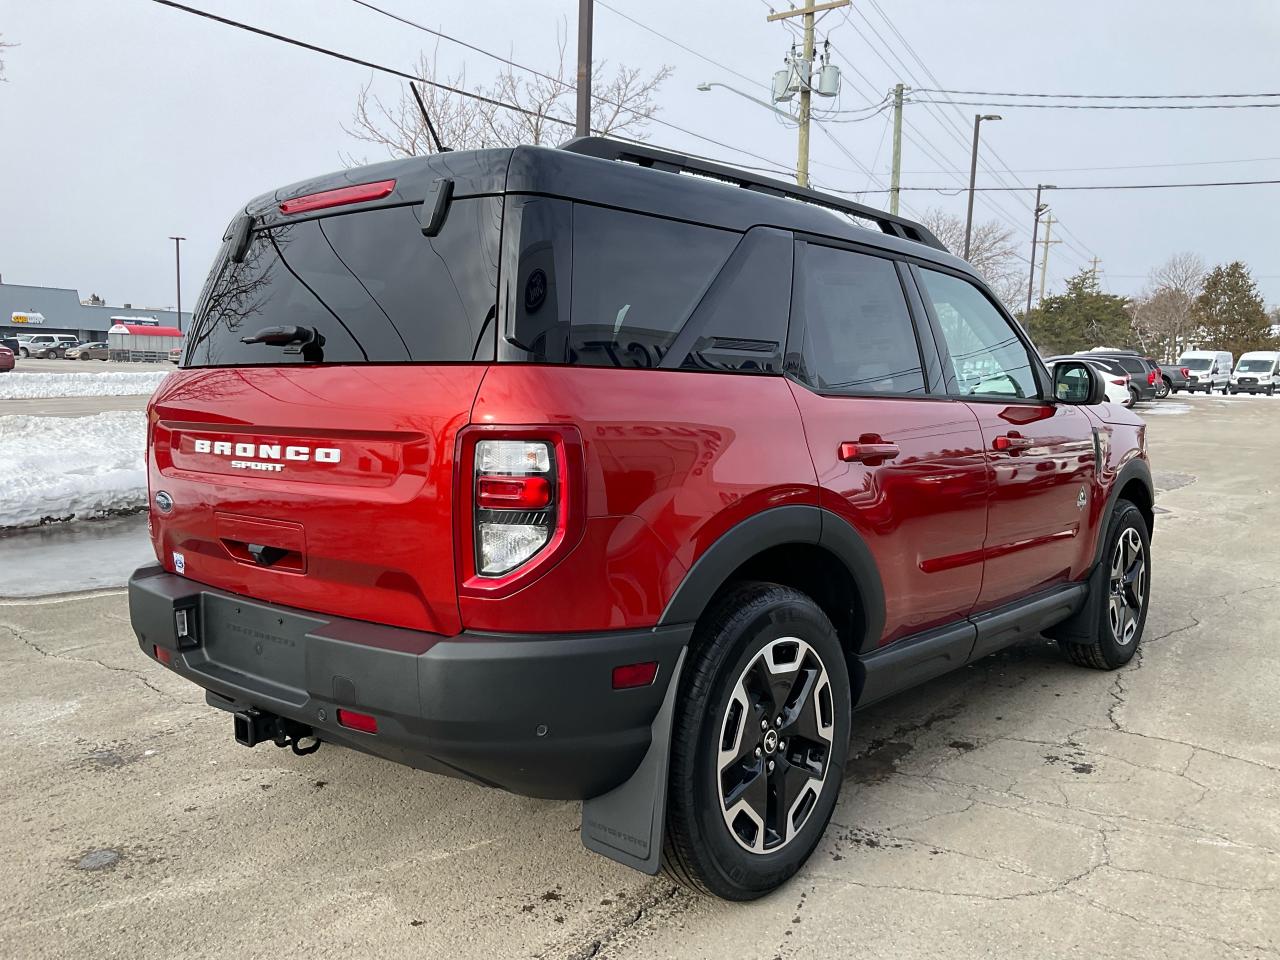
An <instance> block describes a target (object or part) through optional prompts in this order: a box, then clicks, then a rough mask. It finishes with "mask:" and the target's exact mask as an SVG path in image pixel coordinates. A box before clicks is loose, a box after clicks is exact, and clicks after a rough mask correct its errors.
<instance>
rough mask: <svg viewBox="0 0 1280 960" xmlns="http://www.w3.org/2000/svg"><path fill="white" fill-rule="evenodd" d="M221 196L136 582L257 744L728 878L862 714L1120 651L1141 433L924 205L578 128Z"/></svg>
mask: <svg viewBox="0 0 1280 960" xmlns="http://www.w3.org/2000/svg"><path fill="white" fill-rule="evenodd" d="M680 173H685V174H696V175H679V174H680ZM240 210H241V212H240V213H239V214H237V216H236V218H235V220H234V221H233V223H232V225H231V227H230V229H229V230H228V232H227V234H226V236H227V239H226V240H225V241H224V244H223V247H222V249H221V251H220V252H219V254H218V258H217V266H215V268H214V272H213V274H212V275H211V277H210V279H209V281H208V287H207V289H208V290H209V291H210V293H209V294H208V295H207V296H206V297H205V298H204V299H203V301H202V303H203V304H204V306H203V307H202V308H201V311H200V313H199V315H198V316H196V317H195V319H194V321H193V323H194V326H193V332H192V335H191V336H190V337H189V339H188V348H187V355H186V357H185V358H184V364H185V365H184V367H183V368H182V369H180V370H178V371H176V372H174V373H173V374H172V375H171V376H170V377H168V378H167V379H166V380H165V382H164V383H163V384H162V385H161V386H160V387H159V389H158V390H157V392H156V393H155V394H154V395H153V396H152V398H151V399H150V401H149V404H148V423H149V424H150V430H149V434H150V435H149V437H148V454H147V463H148V480H149V489H150V494H151V498H152V509H151V517H150V521H151V523H150V531H151V536H152V539H153V545H154V547H155V552H156V558H157V564H156V565H153V566H148V567H144V568H142V569H140V570H138V571H136V572H135V573H134V575H133V577H132V578H131V580H130V584H129V593H130V597H129V607H130V615H131V617H132V622H133V627H134V630H135V632H136V634H137V638H138V644H139V647H140V649H141V650H142V651H143V652H144V653H145V654H146V655H147V656H148V657H151V658H152V659H153V660H155V661H156V662H158V663H159V664H161V665H162V666H164V667H165V668H167V669H169V670H171V671H174V672H175V673H177V674H178V675H180V676H181V677H183V678H185V679H187V680H189V681H191V682H193V683H195V684H196V685H197V686H199V687H202V688H204V689H205V691H206V692H207V701H208V703H209V704H211V705H212V706H214V707H217V708H220V709H223V710H225V711H227V712H228V713H229V714H230V715H231V717H232V719H233V722H232V724H230V726H231V727H232V730H233V732H234V735H235V737H236V739H237V740H239V741H240V742H241V743H242V744H244V745H246V746H254V745H256V744H263V743H274V744H276V745H278V746H288V747H291V748H292V749H293V750H294V751H295V752H298V753H307V752H310V751H312V750H314V749H317V748H318V747H319V746H320V744H321V743H322V742H327V743H330V744H335V745H342V746H346V747H351V748H354V749H357V750H362V751H365V752H367V753H370V754H374V755H377V756H381V757H385V758H388V759H392V760H397V761H400V762H403V763H408V764H411V765H413V766H415V767H418V768H421V769H424V770H428V771H434V772H437V773H443V774H449V775H452V776H459V777H465V778H468V779H472V780H475V781H478V782H481V783H484V784H487V785H489V786H497V787H501V788H504V789H507V790H511V791H515V792H517V793H521V794H527V795H530V796H536V797H548V798H558V799H565V800H582V801H584V803H583V811H582V828H581V829H582V838H583V841H584V842H585V843H586V844H587V846H589V847H590V848H591V849H592V850H595V851H597V852H599V853H603V854H605V855H606V856H609V857H612V858H614V859H616V860H618V861H620V862H623V863H626V864H629V865H631V866H633V867H636V868H638V869H642V870H646V871H648V872H651V873H656V872H657V871H658V870H659V868H660V867H661V866H662V865H663V864H664V863H665V866H666V869H667V870H668V871H669V873H670V874H671V875H672V876H674V877H677V878H679V879H680V881H681V882H683V883H686V884H688V885H690V886H692V887H694V888H696V889H699V890H702V891H707V892H710V893H712V894H716V895H718V896H722V897H726V898H731V899H738V900H745V899H750V898H753V897H758V896H760V895H762V894H764V893H766V892H768V891H770V890H772V889H774V888H776V887H777V886H778V885H779V884H781V883H783V882H784V881H786V880H787V878H789V877H790V876H791V875H792V874H794V873H795V871H796V870H797V869H799V867H800V866H801V864H803V863H804V862H805V860H806V859H807V858H808V857H809V855H810V854H811V853H812V852H813V850H814V849H815V847H816V846H817V845H818V843H819V841H820V839H821V837H822V834H823V831H824V830H825V828H826V825H827V822H828V820H829V819H830V817H831V813H832V810H833V809H834V807H835V804H836V800H837V796H838V794H839V791H840V788H841V783H842V781H843V780H844V770H845V767H846V763H847V761H848V759H849V737H850V733H851V730H852V723H853V719H852V711H853V710H854V709H855V708H861V707H865V706H866V705H867V704H870V703H873V702H875V701H878V700H881V699H883V698H884V697H887V696H889V695H891V694H893V693H895V692H897V691H900V690H903V689H906V688H907V687H910V686H913V685H915V684H918V683H920V682H922V681H924V680H926V679H928V678H930V677H933V676H937V675H939V674H941V673H943V672H945V671H947V670H951V669H953V668H957V667H960V666H963V665H964V664H966V663H971V662H973V661H974V660H976V659H978V658H981V657H984V656H986V655H987V654H989V653H992V652H993V651H996V650H999V649H1001V648H1003V647H1006V646H1008V645H1009V644H1012V643H1015V642H1017V641H1019V640H1021V639H1030V638H1035V637H1038V636H1039V635H1040V633H1041V631H1045V630H1048V631H1050V632H1051V633H1052V634H1053V636H1055V637H1056V638H1057V640H1058V642H1059V644H1060V645H1061V647H1062V649H1063V650H1064V652H1065V654H1066V655H1067V656H1068V657H1069V658H1070V659H1071V660H1073V661H1074V662H1076V663H1078V664H1081V665H1083V666H1088V667H1095V668H1101V669H1111V668H1115V667H1118V666H1120V665H1122V664H1124V663H1126V662H1128V661H1129V660H1130V659H1131V658H1132V657H1133V656H1134V652H1135V650H1136V649H1137V648H1138V644H1139V642H1140V640H1141V638H1142V632H1143V626H1144V622H1145V619H1146V616H1147V605H1148V600H1149V590H1148V583H1149V580H1148V577H1149V572H1150V559H1149V558H1150V535H1151V529H1152V519H1153V518H1152V513H1153V494H1152V484H1151V472H1150V468H1149V466H1148V463H1147V457H1146V441H1145V436H1144V431H1145V426H1144V425H1143V423H1142V421H1141V420H1140V419H1139V418H1138V417H1136V416H1134V414H1133V413H1131V412H1130V411H1128V410H1125V409H1123V408H1121V407H1119V406H1117V405H1115V404H1109V403H1106V402H1104V401H1105V393H1104V385H1103V378H1102V377H1101V376H1099V374H1098V372H1097V370H1096V368H1095V367H1093V366H1091V365H1090V364H1089V363H1087V362H1086V361H1084V360H1064V361H1062V362H1060V363H1058V364H1056V365H1055V369H1054V371H1053V373H1052V375H1051V374H1050V372H1049V371H1048V370H1047V369H1046V367H1045V365H1044V364H1043V363H1042V362H1041V361H1040V359H1039V357H1038V355H1037V353H1036V351H1035V349H1034V347H1033V346H1032V344H1031V343H1030V341H1029V340H1028V338H1027V335H1026V333H1025V331H1023V329H1022V328H1021V327H1020V326H1019V325H1018V323H1017V322H1016V321H1015V320H1014V319H1013V318H1012V317H1011V316H1010V314H1009V313H1008V312H1007V311H1006V310H1005V308H1004V307H1003V306H1002V305H1001V304H1000V301H999V299H998V298H997V297H996V296H995V295H994V294H993V293H992V292H991V290H990V289H989V288H988V287H987V286H986V285H985V283H984V282H983V281H982V279H981V278H980V276H979V274H978V273H977V272H976V271H975V270H974V269H973V268H972V267H971V266H970V265H969V264H967V263H966V262H964V261H963V260H961V259H960V258H959V257H956V256H953V255H952V254H950V253H948V252H947V251H946V249H945V247H943V245H942V244H941V243H940V242H938V240H937V239H936V238H934V237H933V235H932V234H930V233H929V231H928V230H927V229H926V228H925V227H923V226H921V225H919V224H916V223H913V222H911V221H909V220H906V219H902V218H900V217H897V216H894V215H890V214H888V213H884V212H882V211H879V210H873V209H871V208H869V207H865V206H861V205H859V204H856V203H853V202H852V201H849V200H846V199H842V198H839V197H836V196H834V195H827V194H822V193H819V192H817V191H811V190H806V189H802V188H798V187H796V186H794V185H792V184H787V183H783V182H781V181H777V180H770V179H766V178H762V177H760V176H758V175H756V174H752V173H747V172H744V171H741V170H735V169H732V168H728V167H722V166H719V165H716V164H712V163H709V162H703V161H699V160H695V159H691V158H688V157H685V156H681V155H678V154H673V153H667V152H664V151H661V150H655V149H651V148H649V147H646V146H633V145H630V144H623V143H619V142H616V141H611V140H605V139H597V138H583V139H579V140H575V141H572V142H570V143H569V144H567V145H566V146H565V147H564V148H561V149H547V148H542V147H527V146H521V147H516V148H514V149H494V150H480V151H472V152H461V151H460V152H456V153H447V154H440V155H433V156H429V157H415V158H412V159H407V160H401V161H392V162H389V163H383V164H379V165H377V166H374V167H369V168H363V169H360V168H353V169H347V170H344V171H341V172H340V173H336V174H333V175H331V176H327V177H322V178H318V179H314V180H309V181H307V182H306V183H305V184H298V185H294V186H292V187H286V188H284V189H282V190H279V191H275V192H272V193H270V194H266V195H264V196H262V197H260V198H258V199H256V200H253V201H251V202H250V203H249V204H248V205H247V206H244V207H241V208H240ZM833 211H835V213H833ZM837 214H838V215H837ZM854 218H856V219H858V220H859V221H862V222H864V223H866V224H867V225H868V226H869V227H871V229H868V228H867V227H863V226H857V225H855V224H854V222H853V220H854ZM284 236H288V238H289V244H288V250H289V258H288V269H282V261H281V260H280V256H281V249H282V247H283V245H282V244H281V242H280V241H281V238H282V237H284ZM335 257H336V258H338V259H339V260H340V261H341V263H342V264H343V266H344V270H343V272H342V273H338V272H335V271H334V270H333V269H332V266H331V265H332V262H333V261H334V258H335ZM499 271H500V273H499ZM499 276H501V277H502V282H501V283H499ZM317 289H323V290H324V291H325V293H326V295H325V298H324V299H323V300H321V299H319V297H318V296H317V295H315V294H314V293H311V292H309V291H314V290H317ZM246 290H249V291H252V292H253V295H252V296H247V295H245V294H244V293H243V292H244V291H246ZM369 291H377V297H376V299H375V298H374V297H373V296H372V295H371V294H370V293H369ZM232 292H234V295H229V294H231V293H232ZM424 309H429V311H430V313H429V316H430V322H429V323H424V322H423V316H424V314H423V310H424ZM1104 432H1105V437H1106V442H1105V443H1101V442H1099V440H1098V438H1099V436H1100V435H1102V434H1103V433H1104ZM1065 530H1070V531H1072V533H1071V535H1070V536H1063V531H1065ZM1102 720H1103V721H1105V717H1103V718H1102ZM1081 722H1085V721H1081ZM197 748H198V747H197ZM279 829H281V830H288V829H293V827H292V826H289V825H286V824H281V825H280V826H279Z"/></svg>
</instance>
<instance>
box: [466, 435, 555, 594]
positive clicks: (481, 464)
mask: <svg viewBox="0 0 1280 960" xmlns="http://www.w3.org/2000/svg"><path fill="white" fill-rule="evenodd" d="M555 488H556V458H555V452H554V450H553V449H552V445H551V444H550V443H549V442H547V441H545V440H481V441H480V442H479V443H477V444H476V452H475V528H476V529H475V543H476V559H475V564H476V573H477V574H478V575H479V576H482V577H501V576H502V575H503V574H506V573H510V572H511V571H512V570H514V569H515V568H516V567H518V566H520V565H521V564H523V563H526V562H527V561H529V560H531V559H532V558H533V556H534V555H535V554H536V553H537V552H538V551H539V550H541V549H542V548H543V547H545V546H546V545H547V544H548V543H549V542H550V540H551V534H552V532H553V531H554V530H555V529H556V489H555Z"/></svg>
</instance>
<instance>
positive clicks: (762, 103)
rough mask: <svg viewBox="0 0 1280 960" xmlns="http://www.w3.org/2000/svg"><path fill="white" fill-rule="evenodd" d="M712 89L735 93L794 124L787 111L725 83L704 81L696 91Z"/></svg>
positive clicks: (794, 120)
mask: <svg viewBox="0 0 1280 960" xmlns="http://www.w3.org/2000/svg"><path fill="white" fill-rule="evenodd" d="M712 87H719V88H720V89H722V90H728V91H729V92H730V93H736V94H737V95H738V96H740V97H741V98H742V99H743V100H750V101H751V102H752V103H754V104H756V105H757V106H760V107H764V108H765V109H766V110H772V111H773V112H774V113H776V114H777V115H778V116H780V117H786V118H787V119H788V120H790V121H791V122H792V123H795V122H796V118H795V117H794V116H793V115H792V114H790V113H787V111H785V110H779V109H778V108H777V107H775V106H774V105H773V104H772V103H766V102H765V101H764V100H757V99H756V98H755V97H753V96H751V94H749V93H743V92H742V91H741V90H739V89H738V88H737V87H731V86H729V85H728V84H727V83H707V82H706V81H703V82H702V83H700V84H698V89H699V90H701V91H702V92H703V93H707V92H708V91H709V90H710V89H711V88H712Z"/></svg>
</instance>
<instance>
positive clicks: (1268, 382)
mask: <svg viewBox="0 0 1280 960" xmlns="http://www.w3.org/2000/svg"><path fill="white" fill-rule="evenodd" d="M1277 384H1280V351H1276V350H1251V351H1249V352H1248V353H1244V354H1241V355H1240V362H1239V363H1237V364H1236V369H1235V372H1234V373H1233V374H1231V386H1230V387H1228V388H1227V389H1228V390H1230V391H1231V392H1232V393H1265V394H1266V395H1267V396H1268V397H1269V396H1271V395H1272V394H1274V393H1275V392H1276V386H1277Z"/></svg>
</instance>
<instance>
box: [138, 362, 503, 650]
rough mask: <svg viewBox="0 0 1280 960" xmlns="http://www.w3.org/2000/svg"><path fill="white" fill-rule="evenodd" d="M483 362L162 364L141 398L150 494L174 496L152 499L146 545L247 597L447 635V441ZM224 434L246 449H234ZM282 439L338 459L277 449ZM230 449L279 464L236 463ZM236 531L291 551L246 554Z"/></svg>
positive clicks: (451, 586)
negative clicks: (170, 368)
mask: <svg viewBox="0 0 1280 960" xmlns="http://www.w3.org/2000/svg"><path fill="white" fill-rule="evenodd" d="M485 369H486V368H485V366H484V365H480V364H477V365H454V366H444V365H441V366H374V365H362V366H358V367H344V366H317V367H261V368H254V367H242V368H227V369H216V370H182V371H178V372H176V373H174V374H173V375H172V376H171V377H170V378H169V379H168V380H166V381H165V383H164V385H163V386H162V387H161V388H160V390H159V391H157V393H156V395H155V396H154V397H153V398H152V400H151V404H150V406H149V417H150V433H151V442H150V444H149V446H148V470H149V481H150V486H151V492H152V494H153V495H154V493H155V492H156V491H157V490H165V491H167V492H168V493H169V494H170V495H171V496H172V497H173V500H174V508H173V510H172V511H171V512H169V513H161V512H159V511H158V510H153V511H152V524H151V531H152V540H153V542H154V544H155V548H156V555H157V557H158V558H159V560H160V562H161V563H162V564H163V565H164V567H165V568H166V569H167V570H170V571H174V569H175V561H174V556H173V555H174V553H175V552H176V553H180V554H181V555H182V557H183V560H184V566H185V575H186V576H189V577H191V578H193V579H195V580H198V581H200V582H201V583H207V584H209V585H211V586H214V587H220V588H222V589H226V590H230V591H233V592H235V593H240V594H244V595H246V596H252V597H255V598H257V599H260V600H265V601H268V602H273V603H281V604H286V605H289V606H293V607H300V608H302V609H306V610H315V611H318V612H321V613H328V614H334V615H336V616H343V617H352V618H356V619H364V620H376V621H378V622H380V623H387V624H391V625H394V626H401V627H412V628H415V629H419V630H429V631H432V632H434V633H441V634H445V635H452V634H455V633H457V632H458V631H459V629H460V628H461V625H460V621H459V618H458V604H457V578H456V575H455V567H454V550H453V489H454V480H453V477H454V463H453V457H454V440H455V437H456V436H457V432H458V430H459V429H460V428H461V427H462V426H464V425H465V424H466V422H467V419H468V416H469V414H470V410H471V403H472V400H473V399H474V397H475V394H476V389H477V388H478V387H479V385H480V381H481V379H482V378H483V376H484V373H485ZM197 440H207V441H210V442H225V443H228V444H231V450H232V455H231V456H226V455H217V454H214V453H201V452H197V451H196V450H195V442H196V441H197ZM237 444H250V445H251V446H252V449H253V453H254V454H255V455H254V456H244V457H240V456H237V455H236V454H235V451H236V450H237V446H236V445H237ZM264 446H265V447H266V448H267V451H266V452H267V454H268V455H267V456H265V457H263V456H260V455H258V454H260V453H261V452H262V448H263V447H264ZM275 446H279V447H280V448H281V450H280V454H281V456H280V458H279V460H278V461H277V459H276V458H275V457H272V456H270V454H271V453H273V452H274V451H273V450H272V449H271V448H272V447H275ZM290 446H293V447H296V448H298V449H299V450H304V449H305V450H308V451H314V450H316V449H320V448H324V449H332V450H337V451H339V456H340V459H339V460H338V461H337V462H327V463H318V462H316V461H315V460H314V459H307V460H301V459H295V460H288V459H285V453H286V449H285V448H287V447H290ZM235 460H239V461H241V462H250V463H258V464H268V465H271V464H274V463H276V462H279V463H280V464H281V466H282V469H280V470H279V471H275V470H256V469H243V468H239V469H238V468H234V467H232V466H231V464H232V462H233V461H235ZM247 537H253V538H256V540H258V541H261V543H262V545H265V546H269V547H276V548H279V549H282V550H286V551H291V552H294V553H295V554H296V556H294V557H288V556H286V558H285V559H286V561H289V562H282V563H281V564H280V565H279V566H275V567H268V568H264V567H260V566H258V565H257V564H255V563H253V562H252V558H251V557H249V558H247V554H246V553H245V550H244V549H242V548H240V547H237V546H236V545H235V544H236V543H237V542H238V543H241V544H245V543H249V542H252V541H251V540H247V539H246V538H247ZM228 541H230V542H228ZM304 571H305V572H304Z"/></svg>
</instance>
